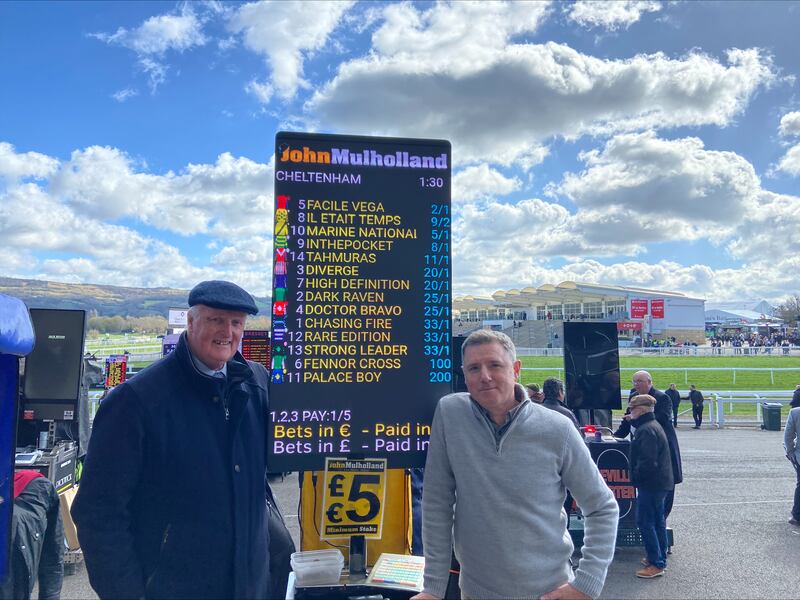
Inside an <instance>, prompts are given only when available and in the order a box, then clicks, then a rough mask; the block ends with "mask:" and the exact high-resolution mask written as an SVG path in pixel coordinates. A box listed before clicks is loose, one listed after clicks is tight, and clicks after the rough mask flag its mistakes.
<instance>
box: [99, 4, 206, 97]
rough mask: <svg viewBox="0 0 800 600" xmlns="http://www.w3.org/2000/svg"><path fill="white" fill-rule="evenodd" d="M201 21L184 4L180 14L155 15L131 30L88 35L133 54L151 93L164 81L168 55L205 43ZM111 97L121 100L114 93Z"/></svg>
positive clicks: (187, 5)
mask: <svg viewBox="0 0 800 600" xmlns="http://www.w3.org/2000/svg"><path fill="white" fill-rule="evenodd" d="M203 21H204V19H202V18H200V17H198V16H197V14H195V12H194V10H193V9H192V6H191V5H189V4H185V5H184V6H183V9H182V11H181V13H180V14H166V15H158V16H154V17H150V18H149V19H147V20H146V21H144V23H142V24H141V25H139V26H138V27H136V28H134V29H126V28H125V27H120V28H119V29H117V31H116V32H115V33H92V34H90V36H91V37H94V38H97V39H98V40H100V41H103V42H105V43H107V44H110V45H115V46H121V47H123V48H127V49H128V50H131V51H133V52H134V53H136V56H137V57H138V63H139V67H140V68H141V69H142V70H143V71H144V72H145V73H146V74H147V76H148V79H149V84H150V89H151V91H152V92H153V93H155V91H156V89H157V88H158V86H159V85H161V84H162V83H164V81H165V80H166V75H167V70H168V69H169V67H168V66H167V64H166V63H165V56H166V54H167V53H168V52H184V51H186V50H190V49H192V48H194V47H197V46H203V45H205V44H206V43H207V42H208V38H207V37H206V35H205V34H204V33H203V24H204V22H203ZM117 93H119V92H117ZM114 98H115V99H116V100H117V101H118V102H119V101H121V100H120V99H119V98H117V97H116V94H115V95H114ZM123 99H125V98H123Z"/></svg>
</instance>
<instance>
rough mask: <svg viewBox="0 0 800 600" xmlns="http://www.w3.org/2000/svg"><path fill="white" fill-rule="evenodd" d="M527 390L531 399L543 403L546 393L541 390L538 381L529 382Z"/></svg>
mask: <svg viewBox="0 0 800 600" xmlns="http://www.w3.org/2000/svg"><path fill="white" fill-rule="evenodd" d="M525 391H526V392H527V393H528V398H530V399H531V402H536V404H541V403H542V400H544V395H543V394H542V392H541V391H540V390H539V385H538V384H536V383H529V384H528V385H526V386H525Z"/></svg>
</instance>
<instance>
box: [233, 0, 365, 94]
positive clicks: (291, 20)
mask: <svg viewBox="0 0 800 600" xmlns="http://www.w3.org/2000/svg"><path fill="white" fill-rule="evenodd" d="M352 4H353V2H344V1H342V2H318V1H308V2H295V1H286V2H273V1H268V2H258V3H250V4H245V5H244V6H242V7H241V8H239V10H238V11H236V12H235V13H234V14H233V15H232V16H231V18H230V21H229V27H230V29H231V31H233V32H234V33H241V34H242V35H243V37H244V45H245V47H246V48H248V49H250V50H252V51H253V52H256V53H258V54H261V55H263V56H264V58H265V59H266V61H267V64H268V66H269V68H270V70H271V71H272V78H271V81H270V82H269V83H268V84H266V83H265V84H256V85H260V86H262V88H261V89H262V90H263V89H265V87H264V86H269V87H270V91H271V90H272V88H274V89H275V90H276V91H277V92H278V95H279V96H280V97H281V98H283V99H284V100H289V99H291V98H292V97H293V96H294V95H295V93H296V92H297V89H298V88H299V87H306V86H307V85H308V84H307V83H306V82H305V80H304V79H303V64H304V61H305V59H306V58H308V57H309V56H310V55H312V54H313V53H314V52H315V51H318V50H320V49H321V48H323V47H324V46H325V44H326V42H327V41H328V37H329V35H330V34H331V33H332V32H333V30H334V29H335V28H336V26H337V25H338V24H339V21H340V20H341V18H342V15H343V14H344V13H345V11H347V10H348V9H349V8H350V7H351V6H352ZM253 83H255V82H251V84H250V85H249V86H248V91H251V92H254V93H255V95H256V97H257V98H258V99H259V100H260V101H261V102H268V101H269V99H270V98H271V96H272V94H271V93H270V94H263V93H258V89H259V88H254V87H253Z"/></svg>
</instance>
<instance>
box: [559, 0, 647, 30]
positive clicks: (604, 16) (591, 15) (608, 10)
mask: <svg viewBox="0 0 800 600" xmlns="http://www.w3.org/2000/svg"><path fill="white" fill-rule="evenodd" d="M661 8H662V7H661V2H653V1H646V0H644V1H637V0H605V1H604V2H597V1H596V0H578V2H575V3H574V4H572V5H571V9H570V10H569V12H568V15H569V18H570V19H571V20H573V21H575V22H576V23H578V24H579V25H581V26H583V27H600V28H602V29H606V30H610V31H614V30H617V29H619V28H620V27H621V28H623V29H627V28H628V27H630V26H631V25H633V24H634V23H636V22H637V21H638V20H639V19H641V17H642V14H644V13H649V12H658V11H660V10H661Z"/></svg>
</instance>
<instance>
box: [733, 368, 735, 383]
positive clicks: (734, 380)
mask: <svg viewBox="0 0 800 600" xmlns="http://www.w3.org/2000/svg"><path fill="white" fill-rule="evenodd" d="M733 383H736V369H733Z"/></svg>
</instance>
